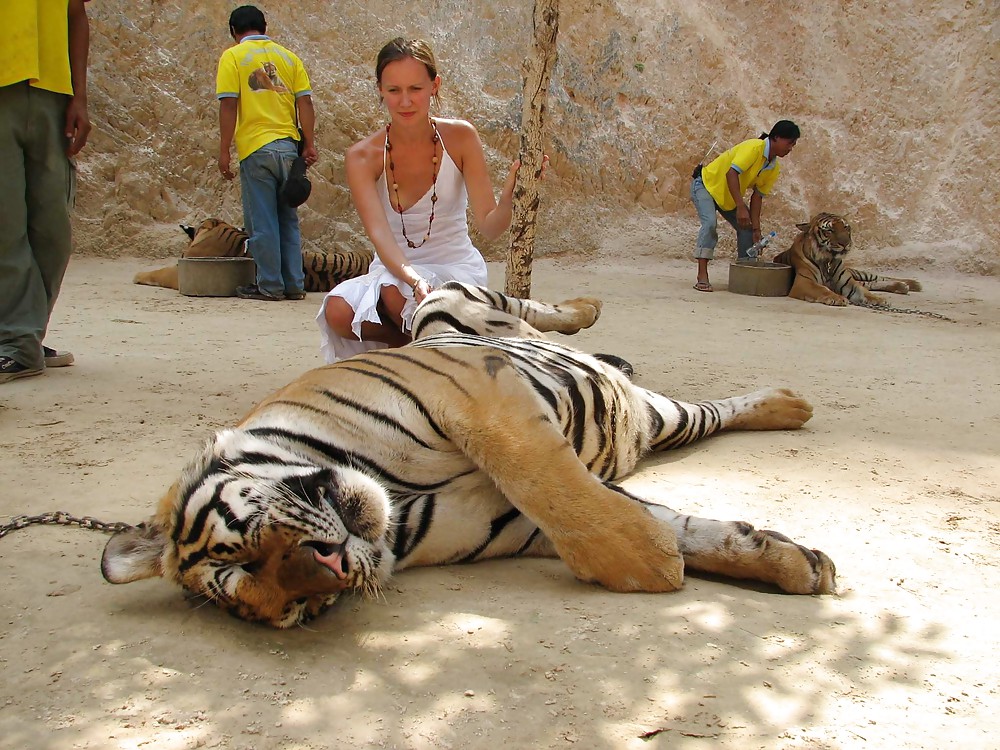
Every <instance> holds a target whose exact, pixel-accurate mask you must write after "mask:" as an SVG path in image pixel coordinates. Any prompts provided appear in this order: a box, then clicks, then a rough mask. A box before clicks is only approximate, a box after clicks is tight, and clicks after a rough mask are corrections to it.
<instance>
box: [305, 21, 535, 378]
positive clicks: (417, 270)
mask: <svg viewBox="0 0 1000 750" xmlns="http://www.w3.org/2000/svg"><path fill="white" fill-rule="evenodd" d="M375 76H376V80H377V83H378V90H379V94H380V96H381V98H382V101H383V103H384V104H385V108H386V110H387V111H388V113H389V117H390V120H389V123H388V125H386V127H384V128H380V129H379V130H377V131H375V132H374V133H372V134H371V135H369V136H368V137H367V138H364V139H363V140H361V141H359V142H358V143H355V144H354V145H353V146H351V147H350V148H349V149H348V150H347V154H346V157H345V167H346V171H347V183H348V186H349V187H350V189H351V197H352V199H353V201H354V206H355V208H356V209H357V211H358V215H359V216H360V218H361V221H362V223H363V224H364V227H365V232H366V233H367V235H368V238H369V239H370V240H371V242H372V244H373V245H374V246H375V259H374V260H373V261H372V264H371V266H370V267H369V270H368V273H367V274H366V275H364V276H360V277H358V278H355V279H350V280H348V281H345V282H343V283H341V284H338V285H337V286H336V287H335V288H334V289H333V290H332V291H331V292H329V293H328V294H327V295H326V297H325V298H324V300H323V305H322V307H321V308H320V311H319V314H318V315H317V316H316V322H317V323H318V324H319V328H320V331H321V334H322V350H323V356H324V358H325V359H326V361H327V362H336V361H337V360H340V359H344V358H345V357H349V356H352V355H354V354H357V353H359V352H362V351H366V350H368V349H378V348H385V347H393V346H402V345H403V344H405V343H407V342H408V341H409V340H410V335H409V333H408V332H409V330H410V323H411V321H412V319H413V312H414V311H415V310H416V307H417V304H418V303H420V302H421V301H422V300H423V299H424V297H426V296H427V295H428V294H429V293H430V291H431V290H432V289H435V288H437V287H439V286H441V285H442V284H444V283H445V282H447V281H452V280H455V281H463V282H466V283H470V284H479V285H485V284H486V262H485V261H484V260H483V256H482V255H481V254H480V252H479V251H478V250H477V249H476V248H475V247H474V246H473V244H472V240H471V239H470V238H469V228H468V223H467V220H466V209H467V208H468V207H469V206H471V208H472V215H473V218H474V219H475V223H476V229H478V230H479V233H480V234H481V235H482V236H483V237H485V238H486V239H488V240H492V239H496V238H497V237H499V236H500V235H502V234H503V233H504V232H505V231H507V229H508V227H510V220H511V203H512V197H513V192H514V183H515V179H516V176H517V169H518V166H519V164H520V163H519V162H517V161H515V162H514V163H513V164H511V166H510V169H509V171H508V172H507V177H506V180H505V181H504V185H503V189H502V191H501V192H500V199H499V200H497V199H496V198H495V197H494V195H493V186H492V184H491V182H490V176H489V173H488V171H487V167H486V157H485V155H484V153H483V145H482V142H481V141H480V140H479V134H478V133H477V132H476V129H475V128H474V127H473V126H472V125H471V124H470V123H468V122H465V121H464V120H448V119H443V118H432V117H431V116H430V108H431V102H432V100H433V99H434V98H435V97H436V96H437V93H438V89H439V88H440V86H441V77H440V76H439V75H438V73H437V65H436V63H435V61H434V54H433V53H432V52H431V49H430V47H429V46H428V44H427V43H426V42H423V41H421V40H408V39H402V38H397V39H393V40H392V41H391V42H389V43H388V44H386V45H385V46H384V47H383V48H382V50H381V51H380V52H379V54H378V59H377V62H376V68H375Z"/></svg>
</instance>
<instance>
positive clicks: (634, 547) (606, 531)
mask: <svg viewBox="0 0 1000 750" xmlns="http://www.w3.org/2000/svg"><path fill="white" fill-rule="evenodd" d="M639 510H640V512H641V513H642V514H643V515H645V516H646V518H643V519H641V520H638V522H636V521H634V520H633V521H632V522H629V523H624V524H614V523H611V524H609V525H607V526H605V527H604V528H602V529H599V530H595V531H594V532H593V533H587V534H573V535H572V536H565V537H563V538H561V539H559V540H556V539H553V542H555V545H556V549H557V550H558V552H559V556H560V557H561V558H562V559H563V561H565V563H566V564H567V565H568V566H569V568H570V570H572V571H573V573H574V575H576V577H577V578H579V579H580V580H582V581H587V582H593V583H599V584H601V585H602V586H604V587H605V588H607V589H609V590H611V591H618V592H632V591H643V592H649V593H654V592H666V591H676V590H677V589H679V588H680V587H681V586H682V585H683V584H684V558H683V557H682V556H681V554H680V552H679V551H678V549H677V538H676V536H675V535H674V532H673V530H672V529H671V528H670V527H669V526H667V525H666V524H665V523H662V522H660V521H657V520H656V519H654V518H653V517H652V516H651V515H650V514H649V513H648V512H646V511H645V510H644V509H639Z"/></svg>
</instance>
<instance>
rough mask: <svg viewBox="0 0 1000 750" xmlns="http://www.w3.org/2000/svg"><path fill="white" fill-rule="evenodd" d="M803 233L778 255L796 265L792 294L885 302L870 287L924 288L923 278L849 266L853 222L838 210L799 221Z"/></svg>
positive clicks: (840, 301) (839, 301)
mask: <svg viewBox="0 0 1000 750" xmlns="http://www.w3.org/2000/svg"><path fill="white" fill-rule="evenodd" d="M795 226H796V228H798V229H799V231H800V234H799V236H798V237H796V238H795V241H794V242H793V243H792V246H791V247H790V248H788V250H785V251H784V252H783V253H780V254H778V255H777V256H776V257H775V258H774V262H775V263H784V264H785V265H789V266H791V267H792V268H793V269H794V272H795V280H794V281H793V282H792V288H791V291H790V292H789V293H788V296H789V297H794V298H795V299H801V300H805V301H806V302H822V303H823V304H825V305H837V306H844V305H847V304H855V305H865V304H869V305H884V304H885V299H884V298H883V297H880V296H879V295H877V294H872V293H871V292H870V291H868V290H869V289H872V290H875V291H881V292H894V293H896V294H907V293H909V292H911V291H912V292H918V291H920V288H921V287H920V282H919V281H914V280H913V279H893V278H890V277H888V276H878V275H876V274H874V273H869V272H868V271H858V270H856V269H853V268H848V267H847V266H846V265H845V264H844V259H845V257H846V256H847V253H848V252H849V251H850V249H851V226H850V224H848V223H847V222H846V221H845V220H844V219H843V218H842V217H840V216H837V215H836V214H829V213H818V214H816V215H815V216H813V218H812V220H811V221H810V222H809V223H808V224H796V225H795Z"/></svg>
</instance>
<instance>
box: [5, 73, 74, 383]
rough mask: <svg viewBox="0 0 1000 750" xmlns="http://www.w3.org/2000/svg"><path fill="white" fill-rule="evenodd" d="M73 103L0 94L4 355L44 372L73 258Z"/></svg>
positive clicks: (36, 92) (38, 93)
mask: <svg viewBox="0 0 1000 750" xmlns="http://www.w3.org/2000/svg"><path fill="white" fill-rule="evenodd" d="M68 102H69V97H67V96H66V95H64V94H56V93H53V92H51V91H45V90H42V89H36V88H32V87H30V86H28V84H27V83H26V82H22V83H15V84H12V85H10V86H2V87H0V355H5V356H8V357H12V358H13V359H15V360H17V361H18V362H20V363H21V364H22V365H25V366H26V367H29V368H32V369H35V368H41V367H43V366H44V358H43V355H42V340H43V339H44V338H45V331H46V329H47V328H48V325H49V316H50V315H51V313H52V308H53V306H54V305H55V303H56V298H57V297H58V296H59V288H60V286H61V285H62V280H63V275H64V274H65V273H66V266H67V265H68V264H69V257H70V253H71V252H72V238H71V235H70V220H69V212H70V209H71V207H72V205H73V201H74V199H75V193H76V168H75V166H74V165H73V163H72V162H71V161H70V160H69V158H67V156H66V145H67V139H66V135H65V132H64V131H65V128H66V123H65V120H66V105H67V104H68Z"/></svg>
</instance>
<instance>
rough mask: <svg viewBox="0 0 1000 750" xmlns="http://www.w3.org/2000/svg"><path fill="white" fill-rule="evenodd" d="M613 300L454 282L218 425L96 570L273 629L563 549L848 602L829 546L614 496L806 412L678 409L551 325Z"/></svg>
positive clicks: (632, 578) (654, 573) (577, 557)
mask: <svg viewBox="0 0 1000 750" xmlns="http://www.w3.org/2000/svg"><path fill="white" fill-rule="evenodd" d="M600 309H601V304H600V302H599V301H597V300H595V299H591V298H581V299H575V300H570V301H568V302H563V303H562V304H559V305H547V304H543V303H540V302H535V301H532V300H520V299H514V298H511V297H506V296H504V295H502V294H499V293H497V292H491V291H489V290H487V289H483V288H480V287H473V286H467V285H464V284H459V283H457V282H450V283H448V284H445V285H444V286H443V287H442V288H441V289H439V290H437V291H435V292H433V293H432V294H430V295H429V296H428V297H427V298H426V299H425V300H424V302H423V303H422V304H421V305H420V307H419V308H418V309H417V312H416V316H415V318H414V320H413V334H414V341H413V342H412V343H411V344H409V345H408V346H405V347H403V348H401V349H383V350H379V351H373V352H368V353H365V354H360V355H357V356H355V357H351V358H350V359H346V360H343V361H341V362H338V363H336V364H334V365H330V366H327V367H321V368H319V369H317V370H313V371H311V372H308V373H306V374H305V375H303V376H302V377H301V378H299V379H298V380H296V381H294V382H293V383H292V384H291V385H288V386H286V387H285V388H283V389H281V390H279V391H278V392H277V393H275V394H273V395H271V396H270V397H268V398H266V399H264V401H263V402H261V403H260V404H259V405H258V406H257V407H255V408H254V409H253V410H252V411H251V412H250V414H248V415H247V416H246V417H245V418H244V419H243V420H242V421H241V422H240V423H239V424H238V425H237V426H236V427H235V428H233V429H228V430H223V431H222V432H219V433H218V434H217V435H216V436H215V437H214V438H213V439H212V440H210V441H209V443H208V445H206V446H205V447H204V448H203V449H202V450H201V451H200V452H199V453H198V454H197V456H196V457H195V458H194V460H193V461H192V462H191V463H190V464H189V465H188V467H187V468H186V469H185V470H184V472H183V473H182V474H181V477H180V479H179V480H178V481H177V482H175V483H174V484H173V485H172V486H171V487H170V488H169V489H168V490H167V492H166V494H165V495H164V496H163V498H162V499H161V500H160V503H159V507H158V508H157V510H156V511H155V512H154V514H153V516H152V517H151V518H150V519H149V520H148V521H147V522H145V523H144V524H142V525H140V526H139V527H137V528H135V529H132V530H129V531H123V532H121V533H119V534H117V535H115V536H114V537H112V538H111V540H110V541H109V542H108V545H107V547H106V548H105V551H104V556H103V560H102V564H101V569H102V571H103V573H104V577H105V578H106V579H107V580H108V581H110V582H112V583H129V582H131V581H137V580H140V579H143V578H151V577H163V578H166V579H168V580H170V581H173V582H175V583H178V584H180V585H181V586H183V587H184V588H185V589H187V590H188V591H190V592H193V593H194V594H196V595H202V596H204V597H206V598H207V599H209V600H211V601H213V602H215V603H216V604H218V605H219V606H221V607H223V608H225V609H226V610H228V611H230V612H231V613H233V614H235V615H237V616H238V617H241V618H244V619H246V620H252V621H259V622H264V623H267V624H269V625H273V626H275V627H279V628H287V627H290V626H293V625H296V624H298V623H301V622H304V621H306V620H308V619H310V618H312V617H315V616H316V615H318V614H319V613H320V612H322V611H323V610H324V609H326V608H327V607H328V606H330V605H331V604H333V603H334V601H335V600H336V599H337V598H338V597H339V596H340V595H341V593H342V592H344V591H356V592H359V593H364V594H369V595H374V594H377V593H378V592H380V591H382V590H383V589H384V588H385V585H386V581H387V580H388V579H389V577H390V576H391V575H392V573H393V572H394V571H398V570H403V569H404V568H409V567H413V566H418V565H446V564H450V563H459V562H472V561H476V560H485V559H489V558H496V557H516V556H536V557H560V558H562V560H563V561H564V562H565V563H566V565H568V566H569V568H570V570H572V571H573V573H574V574H575V575H576V576H577V577H578V578H580V579H581V580H583V581H592V582H596V583H599V584H601V585H603V586H605V587H607V588H608V589H611V590H612V591H647V592H658V591H673V590H675V589H678V588H680V586H681V585H682V583H683V581H684V570H685V568H686V567H687V568H691V569H695V570H703V571H710V572H712V573H717V574H721V575H725V576H731V577H733V578H749V579H756V580H760V581H766V582H768V583H771V584H774V585H776V586H778V587H779V588H781V589H782V590H784V591H786V592H789V593H794V594H825V593H829V592H832V591H834V589H835V569H834V565H833V562H831V560H830V558H828V557H827V556H826V555H825V554H823V553H822V552H819V551H818V550H813V549H809V548H807V547H803V546H801V545H799V544H796V543H795V542H793V541H792V540H791V539H789V538H788V537H786V536H783V535H782V534H779V533H777V532H774V531H763V530H757V529H755V528H754V527H753V526H751V525H750V524H749V523H745V522H743V521H736V522H726V521H714V520H709V519H706V518H698V517H695V516H688V515H684V514H682V513H678V512H676V511H673V510H671V509H670V508H667V507H665V506H663V505H660V504H656V503H652V502H647V501H645V500H642V499H640V498H638V497H635V496H634V495H632V494H630V493H629V492H626V491H625V490H624V489H622V487H621V486H619V485H618V484H615V482H616V481H617V480H620V479H622V478H623V477H625V476H626V475H627V474H628V473H629V472H631V471H632V470H633V469H634V468H635V466H636V464H637V463H638V461H639V459H641V458H642V457H643V456H644V455H646V454H648V453H649V452H651V451H660V450H667V449H670V448H678V447H681V446H684V445H688V444H689V443H693V442H695V441H697V440H700V439H701V438H704V437H706V436H708V435H711V434H712V433H715V432H718V431H720V430H788V429H797V428H799V427H801V426H802V425H803V424H804V423H805V422H806V421H808V420H809V418H810V417H811V416H812V407H811V406H810V405H809V404H808V403H807V402H806V401H805V400H803V399H802V398H799V397H798V396H796V395H795V394H793V393H792V392H791V391H789V390H786V389H781V388H767V389H764V390H760V391H757V392H755V393H751V394H748V395H745V396H736V397H733V398H724V399H720V400H715V401H704V402H702V403H698V404H687V403H682V402H680V401H675V400H673V399H672V398H668V397H667V396H662V395H660V394H659V393H655V392H653V391H648V390H646V389H644V388H640V387H638V386H636V385H634V384H633V383H632V382H631V381H630V380H629V379H628V378H627V377H626V376H625V375H624V374H622V372H621V370H620V369H618V368H617V367H613V366H611V365H610V364H608V363H607V362H606V361H604V360H601V359H598V358H595V357H592V356H590V355H588V354H583V353H582V352H578V351H576V350H574V349H571V348H570V347H568V346H564V345H562V344H557V343H555V342H553V341H548V340H546V339H545V338H544V336H543V335H542V333H541V332H542V331H559V332H562V333H576V332H577V331H578V330H580V329H581V328H586V327H589V326H591V325H592V324H593V323H594V321H596V320H597V317H598V315H599V313H600ZM623 606H631V605H624V604H623Z"/></svg>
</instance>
